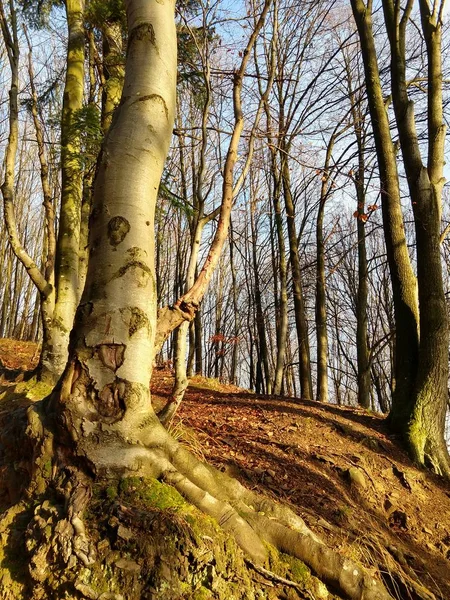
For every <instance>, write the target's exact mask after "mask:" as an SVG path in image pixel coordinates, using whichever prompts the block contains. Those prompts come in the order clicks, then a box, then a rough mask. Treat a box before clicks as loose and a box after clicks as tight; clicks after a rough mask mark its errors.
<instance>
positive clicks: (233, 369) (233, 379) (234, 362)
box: [230, 219, 239, 384]
mask: <svg viewBox="0 0 450 600" xmlns="http://www.w3.org/2000/svg"><path fill="white" fill-rule="evenodd" d="M230 268H231V285H232V295H233V312H234V319H233V326H234V330H233V335H234V341H233V347H232V353H231V366H230V383H233V384H237V370H238V352H239V306H238V290H237V279H236V264H235V260H234V238H233V224H232V221H231V219H230Z"/></svg>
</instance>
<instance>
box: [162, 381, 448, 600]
mask: <svg viewBox="0 0 450 600" xmlns="http://www.w3.org/2000/svg"><path fill="white" fill-rule="evenodd" d="M170 384H171V376H170V373H167V372H158V371H156V372H155V375H154V381H153V384H152V387H153V395H154V401H155V403H157V402H163V401H164V398H165V397H166V396H167V394H168V391H169V389H170ZM172 429H173V432H174V434H175V435H179V436H180V438H181V439H184V442H185V443H186V444H188V445H189V446H190V447H191V449H192V450H194V451H196V452H197V454H200V456H203V457H204V458H205V459H206V460H208V461H209V462H211V463H213V464H214V465H215V466H217V467H219V468H222V469H223V470H226V471H227V472H229V473H230V474H232V475H233V476H235V477H237V478H238V479H239V480H240V481H241V482H242V483H243V484H244V485H246V486H249V487H251V488H253V489H255V490H258V491H260V492H261V493H265V494H270V495H272V496H273V497H275V498H277V499H279V500H280V501H283V502H287V503H289V504H291V506H292V507H293V508H294V509H295V510H296V511H298V513H299V514H300V515H301V516H302V517H303V518H304V520H305V521H306V523H307V524H308V525H309V526H310V527H311V528H312V529H313V530H314V531H315V532H317V533H319V535H320V536H321V537H323V538H325V539H326V540H327V542H328V543H329V544H330V545H331V546H333V547H334V548H338V549H340V550H342V552H345V553H348V554H350V555H351V556H352V557H353V558H355V559H356V560H359V561H361V562H363V563H365V564H366V565H368V566H370V564H371V561H373V560H374V556H376V557H378V558H377V563H378V564H377V565H376V566H377V567H380V568H381V569H382V570H383V571H385V579H386V583H387V584H388V586H389V587H390V589H391V592H392V593H393V594H394V595H396V596H397V597H398V598H402V599H403V598H405V599H407V598H414V597H423V598H426V597H430V598H432V597H433V595H434V597H436V598H439V599H442V600H448V599H450V486H449V485H448V484H447V483H446V482H444V481H443V480H441V479H440V478H438V477H435V476H433V475H431V474H430V473H428V472H424V471H422V470H420V469H417V468H416V467H415V466H414V465H413V464H412V463H411V461H410V460H409V458H408V457H407V455H406V454H405V452H404V451H403V450H402V449H401V448H400V446H399V443H398V440H396V439H395V437H394V436H392V435H389V432H388V430H387V428H386V425H385V423H384V420H383V418H381V417H380V416H378V415H375V414H371V413H369V412H367V411H365V410H362V409H358V408H343V407H338V406H333V405H321V404H318V403H315V402H306V401H302V400H299V399H296V398H289V399H287V398H274V397H268V396H257V395H255V394H251V393H248V392H245V391H243V390H238V389H237V388H234V387H233V386H221V385H219V384H217V383H216V382H214V381H212V382H211V381H208V380H205V379H202V378H194V379H193V381H192V382H191V386H190V387H189V389H188V392H187V394H186V397H185V400H184V402H183V404H182V406H181V409H180V412H179V415H178V416H177V417H176V419H175V423H174V424H173V425H172ZM404 583H406V584H407V585H406V587H405V586H404ZM424 588H425V589H424ZM414 589H415V594H414V592H413V590H414Z"/></svg>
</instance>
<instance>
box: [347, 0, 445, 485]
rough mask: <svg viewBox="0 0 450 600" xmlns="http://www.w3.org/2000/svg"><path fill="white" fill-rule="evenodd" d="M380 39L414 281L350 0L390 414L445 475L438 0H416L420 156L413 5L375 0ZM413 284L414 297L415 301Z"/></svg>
mask: <svg viewBox="0 0 450 600" xmlns="http://www.w3.org/2000/svg"><path fill="white" fill-rule="evenodd" d="M382 4H383V13H384V23H385V29H386V33H387V36H388V39H389V47H390V75H391V93H392V100H393V105H394V114H395V120H396V125H397V129H398V134H399V141H400V148H401V152H402V157H403V165H404V169H405V173H406V178H407V182H408V188H409V194H410V198H411V202H412V208H413V214H414V224H415V236H416V255H417V283H416V278H415V275H414V273H413V270H412V266H411V262H410V260H409V255H408V251H407V247H406V238H405V234H404V227H403V218H402V212H401V206H400V188H399V176H398V171H397V165H396V156H395V149H394V145H393V143H392V138H391V132H390V127H389V120H388V115H387V111H386V107H385V103H384V98H383V95H382V88H381V83H380V76H379V69H378V64H377V52H376V47H375V43H374V36H373V31H372V8H373V6H372V1H371V0H369V2H367V4H365V3H364V2H363V1H362V0H352V8H353V14H354V17H355V21H356V25H357V28H358V32H359V37H360V41H361V52H362V56H363V61H364V68H365V74H366V86H367V94H368V103H369V110H370V114H371V120H372V127H373V130H374V137H375V145H376V148H377V157H378V163H379V170H380V179H381V187H382V209H383V221H384V229H385V236H386V247H387V253H388V260H389V265H390V271H391V279H392V287H393V294H394V306H395V321H396V361H395V369H396V388H395V393H394V396H393V404H392V411H391V417H390V421H391V424H392V427H393V428H394V429H395V430H396V431H398V432H400V433H401V434H402V435H403V437H404V438H405V440H406V442H407V444H408V446H409V448H410V452H411V454H412V456H413V457H414V459H415V460H416V461H417V462H418V463H420V464H422V465H425V464H428V465H429V466H430V467H431V468H433V469H434V470H435V471H437V472H439V473H442V474H445V475H446V476H447V477H448V476H449V475H450V459H449V454H448V449H447V446H446V443H445V439H444V429H445V415H446V410H447V398H448V390H447V383H448V319H447V308H446V302H445V294H444V288H443V281H442V265H441V254H440V228H441V213H442V187H443V184H444V178H443V166H444V140H445V131H446V128H445V124H444V122H443V100H442V78H443V76H442V65H441V38H442V19H443V7H444V2H435V3H433V4H431V3H430V2H428V1H427V0H424V1H421V2H420V3H419V6H420V18H421V33H422V35H423V38H424V42H425V48H426V66H427V73H426V78H427V92H426V94H427V124H426V130H427V138H428V148H427V159H426V161H424V160H423V158H422V148H421V145H420V142H419V137H418V133H417V125H416V116H415V108H414V102H413V101H412V99H411V97H410V95H409V92H408V82H407V76H406V39H407V25H408V23H409V22H410V17H411V11H412V9H413V6H414V2H413V1H412V0H410V1H408V2H407V3H406V6H405V7H404V8H403V9H402V8H401V6H400V3H399V2H393V1H391V0H385V1H383V3H382ZM417 289H418V302H417V295H416V294H417Z"/></svg>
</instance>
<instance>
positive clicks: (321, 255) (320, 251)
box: [316, 130, 336, 402]
mask: <svg viewBox="0 0 450 600" xmlns="http://www.w3.org/2000/svg"><path fill="white" fill-rule="evenodd" d="M335 137H336V130H335V131H334V132H333V134H332V136H331V137H330V140H329V142H328V145H327V151H326V155H325V163H324V169H323V173H322V184H321V186H320V200H319V210H318V213H317V222H316V247H317V251H316V260H317V266H316V335H317V396H316V400H318V401H319V402H328V332H327V294H326V278H325V241H324V233H323V221H324V216H325V204H326V201H327V199H328V197H329V194H330V189H331V188H330V185H331V183H330V173H329V168H330V161H331V156H332V152H333V147H334V143H335Z"/></svg>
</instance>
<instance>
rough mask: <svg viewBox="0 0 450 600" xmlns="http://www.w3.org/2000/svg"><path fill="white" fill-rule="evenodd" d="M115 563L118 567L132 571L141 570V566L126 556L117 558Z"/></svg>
mask: <svg viewBox="0 0 450 600" xmlns="http://www.w3.org/2000/svg"><path fill="white" fill-rule="evenodd" d="M115 565H116V567H118V568H119V569H123V570H124V571H131V572H132V573H138V572H139V571H140V570H141V567H140V566H139V565H138V564H137V562H135V561H134V560H129V559H127V558H119V560H116V562H115Z"/></svg>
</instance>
